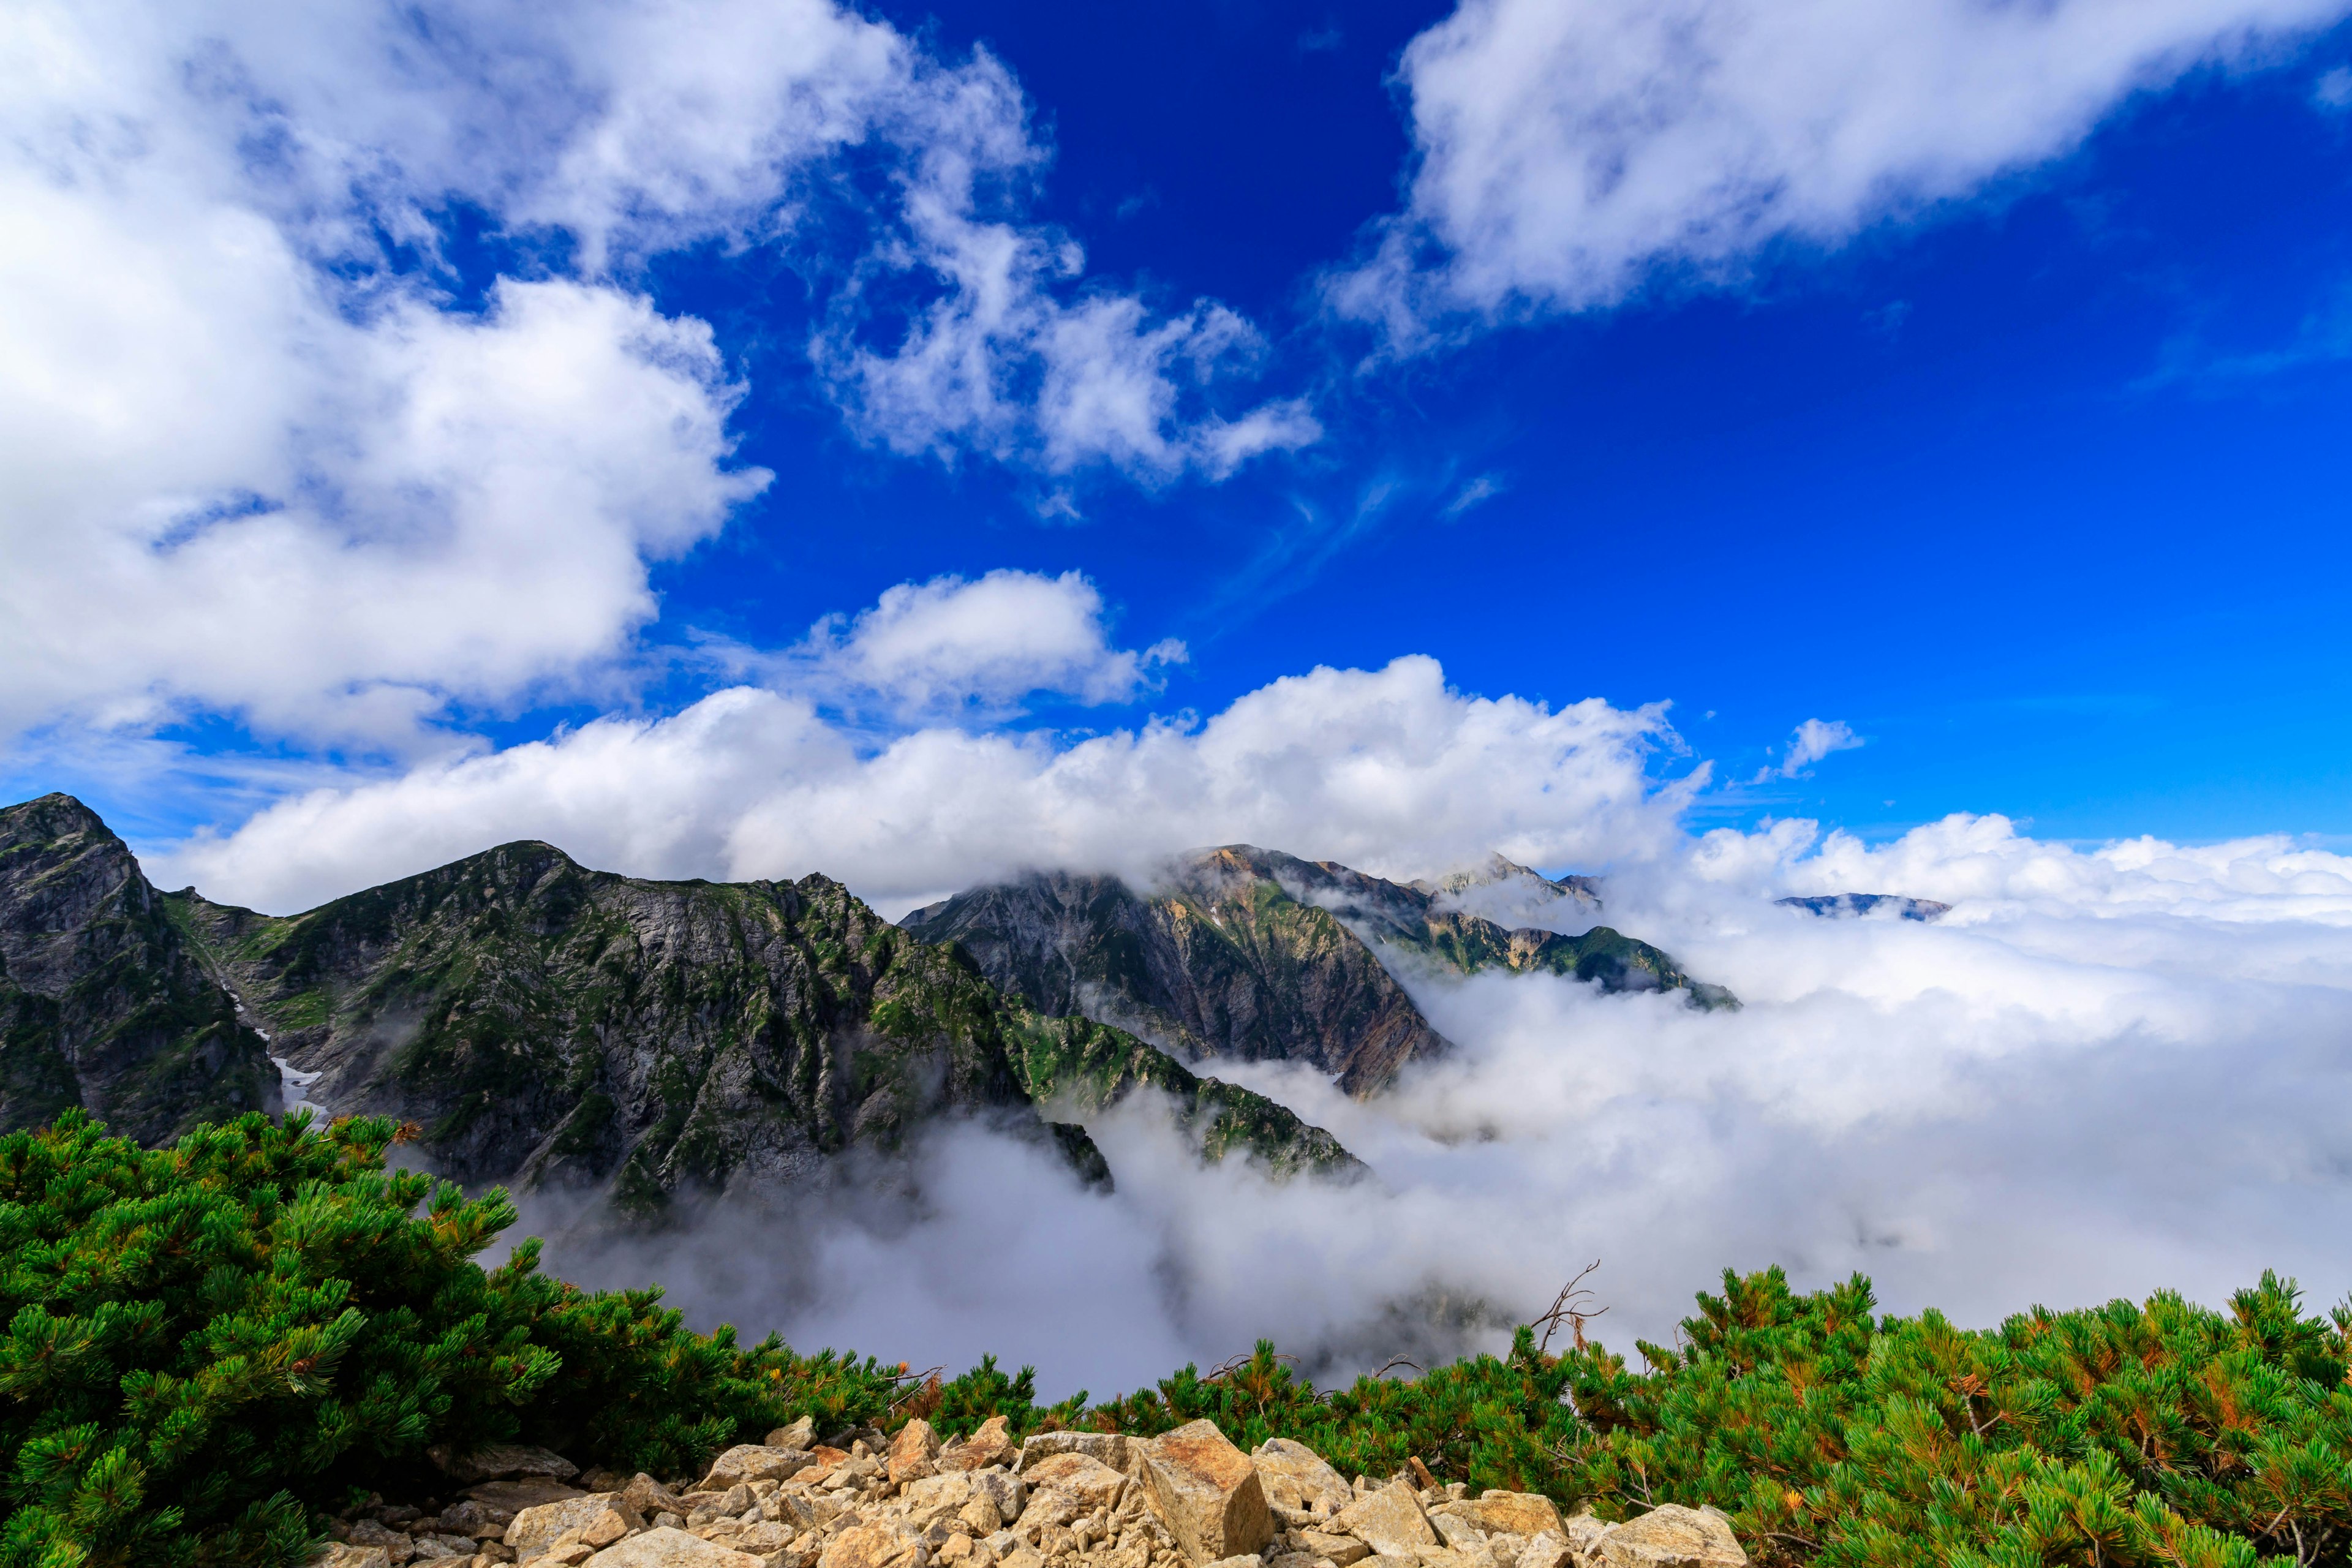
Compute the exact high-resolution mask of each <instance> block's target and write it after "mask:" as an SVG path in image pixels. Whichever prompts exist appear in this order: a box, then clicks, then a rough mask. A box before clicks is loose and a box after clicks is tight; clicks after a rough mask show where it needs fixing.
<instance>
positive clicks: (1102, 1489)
mask: <svg viewBox="0 0 2352 1568" xmlns="http://www.w3.org/2000/svg"><path fill="white" fill-rule="evenodd" d="M1021 1479H1022V1480H1023V1481H1024V1482H1026V1483H1027V1485H1028V1487H1029V1489H1030V1494H1031V1496H1032V1497H1034V1496H1035V1494H1036V1493H1037V1492H1038V1491H1040V1490H1042V1489H1045V1488H1047V1487H1051V1488H1053V1489H1055V1490H1056V1491H1066V1492H1068V1493H1069V1494H1070V1495H1071V1496H1072V1497H1074V1498H1076V1500H1078V1503H1079V1505H1080V1506H1079V1510H1078V1511H1080V1512H1081V1513H1092V1512H1093V1511H1094V1510H1097V1509H1098V1508H1116V1507H1118V1500H1119V1494H1120V1493H1122V1492H1124V1491H1126V1490H1127V1478H1126V1477H1125V1476H1124V1475H1121V1474H1120V1473H1119V1472H1118V1471H1117V1470H1115V1469H1113V1468H1111V1467H1110V1466H1108V1465H1106V1464H1104V1463H1103V1462H1102V1461H1101V1460H1100V1459H1097V1458H1093V1457H1092V1456H1090V1455H1087V1454H1055V1455H1054V1456H1053V1457H1052V1458H1045V1459H1040V1460H1038V1461H1037V1462H1036V1463H1035V1464H1034V1465H1032V1466H1030V1467H1029V1468H1027V1469H1025V1470H1024V1471H1022V1472H1021Z"/></svg>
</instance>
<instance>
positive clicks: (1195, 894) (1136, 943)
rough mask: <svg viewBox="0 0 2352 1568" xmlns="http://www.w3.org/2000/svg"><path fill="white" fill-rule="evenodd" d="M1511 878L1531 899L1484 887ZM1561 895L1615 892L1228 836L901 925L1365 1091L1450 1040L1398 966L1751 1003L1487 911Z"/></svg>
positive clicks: (1177, 1028)
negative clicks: (1142, 884) (1321, 856)
mask: <svg viewBox="0 0 2352 1568" xmlns="http://www.w3.org/2000/svg"><path fill="white" fill-rule="evenodd" d="M1506 889H1507V890H1508V891H1510V892H1511V893H1513V894H1514V897H1512V898H1510V899H1507V900H1498V899H1496V898H1494V897H1491V896H1489V897H1484V898H1482V897H1481V895H1482V893H1484V894H1492V893H1494V892H1496V891H1500V890H1506ZM1547 897H1548V898H1549V899H1550V900H1555V901H1559V902H1563V903H1564V904H1565V905H1566V906H1567V908H1568V909H1570V910H1591V909H1594V908H1597V907H1598V904H1599V895H1598V894H1597V892H1596V891H1595V890H1594V887H1593V884H1592V883H1591V880H1590V879H1584V878H1572V879H1566V880H1564V881H1553V880H1550V879H1546V878H1542V877H1539V876H1538V875H1537V874H1536V873H1535V872H1532V871H1529V870H1528V869H1527V868H1525V867H1522V866H1517V865H1514V864H1513V863H1512V862H1510V861H1507V860H1504V859H1502V858H1500V857H1499V856H1498V857H1496V860H1495V862H1494V863H1493V864H1492V865H1491V866H1489V867H1487V868H1482V869H1481V870H1478V871H1475V872H1470V873H1465V874H1463V875H1461V876H1458V877H1454V878H1449V879H1445V880H1444V881H1442V882H1437V883H1413V884H1405V883H1398V882H1391V881H1387V880H1385V879H1381V878H1378V877H1371V876H1367V875H1366V874H1364V873H1363V872H1360V871H1356V870H1352V869H1350V868H1348V867H1345V866H1341V865H1339V864H1337V863H1336V862H1332V861H1314V860H1302V859H1300V858H1297V856H1293V855H1286V854H1283V853H1282V852H1280V851H1278V850H1269V849H1260V848H1257V847H1253V846H1250V845H1227V846H1225V847H1222V848H1217V849H1205V850H1200V851H1196V852H1194V853H1192V854H1190V855H1186V856H1182V857H1179V858H1177V859H1176V860H1174V861H1172V862H1171V863H1170V864H1169V865H1168V866H1167V867H1166V868H1164V870H1163V872H1162V873H1161V875H1160V878H1159V879H1157V880H1156V881H1155V882H1154V883H1153V884H1152V885H1151V887H1150V889H1145V890H1138V889H1134V888H1131V887H1129V885H1128V884H1127V883H1126V882H1125V881H1123V880H1121V879H1119V878H1117V877H1113V876H1106V875H1087V874H1084V873H1077V872H1034V873H1031V874H1029V875H1027V876H1024V877H1021V878H1018V879H1013V880H1012V881H1009V882H1002V883H995V884H991V885H988V886H984V887H980V888H974V889H970V890H968V891H966V892H963V893H960V894H958V895H957V896H956V897H954V898H952V899H949V900H944V901H942V902H940V903H938V904H933V905H930V906H929V907H927V908H924V909H921V910H916V911H914V912H913V913H911V914H909V915H907V916H906V917H904V918H903V919H902V920H901V921H900V924H901V925H903V926H905V927H906V928H907V929H908V930H909V931H914V932H915V933H916V934H918V935H919V936H920V937H921V938H922V939H923V940H924V941H926V942H937V943H942V944H945V943H954V944H956V945H959V946H961V948H962V949H963V950H964V951H965V952H969V953H970V954H971V957H972V959H973V961H974V962H975V963H977V964H978V965H979V966H980V969H981V972H982V973H984V974H986V975H987V976H988V977H989V979H990V980H992V982H994V983H995V984H997V985H998V986H999V987H1000V988H1002V989H1003V990H1005V991H1007V992H1010V993H1013V994H1017V995H1019V996H1020V997H1022V998H1023V999H1024V1001H1026V1002H1027V1003H1028V1004H1029V1005H1031V1006H1032V1007H1034V1008H1035V1009H1036V1010H1037V1011H1038V1012H1040V1013H1042V1014H1045V1015H1046V1016H1055V1017H1068V1016H1084V1017H1088V1018H1092V1019H1095V1020H1097V1022H1100V1023H1103V1024H1107V1025H1110V1026H1114V1027H1117V1028H1120V1029H1123V1030H1126V1031H1128V1032H1129V1033H1131V1034H1133V1035H1136V1036H1138V1037H1140V1038H1142V1039H1145V1040H1148V1041H1150V1043H1151V1044H1153V1045H1155V1046H1157V1047H1160V1049H1162V1050H1165V1051H1167V1052H1169V1053H1171V1055H1175V1056H1180V1057H1182V1058H1185V1059H1187V1060H1189V1061H1194V1062H1198V1061H1203V1060H1212V1059H1216V1058H1231V1059H1238V1060H1244V1061H1264V1060H1280V1061H1298V1062H1305V1063H1307V1064H1309V1065H1311V1066H1313V1067H1315V1068H1318V1069H1320V1070H1322V1071H1324V1072H1326V1073H1328V1074H1330V1075H1331V1076H1332V1077H1333V1078H1334V1079H1337V1080H1338V1082H1339V1087H1340V1088H1341V1089H1344V1090H1345V1091H1346V1092H1348V1093H1349V1094H1351V1095H1354V1096H1356V1097H1357V1098H1359V1099H1362V1098H1367V1097H1369V1096H1370V1095H1372V1094H1374V1093H1377V1092H1378V1091H1379V1090H1380V1089H1382V1088H1383V1087H1385V1086H1386V1085H1387V1084H1388V1083H1389V1082H1390V1080H1391V1079H1393V1078H1394V1077H1395V1076H1396V1073H1397V1071H1398V1069H1399V1068H1402V1066H1403V1065H1404V1064H1405V1063H1406V1062H1407V1061H1410V1060H1412V1059H1415V1058H1427V1057H1432V1056H1436V1055H1440V1054H1442V1053H1443V1052H1444V1050H1446V1049H1447V1045H1446V1042H1445V1040H1444V1037H1442V1036H1441V1035H1439V1034H1438V1033H1437V1032H1436V1031H1435V1030H1434V1029H1433V1028H1432V1027H1431V1026H1430V1025H1429V1022H1428V1020H1427V1019H1426V1018H1425V1017H1423V1015H1422V1012H1421V1009H1420V1008H1419V1007H1418V1006H1416V1005H1414V1004H1413V1001H1412V997H1411V996H1410V995H1409V994H1407V993H1406V991H1405V989H1404V987H1403V986H1402V984H1399V983H1398V981H1397V978H1396V976H1395V974H1394V973H1392V971H1391V964H1392V963H1423V964H1427V965H1430V966H1432V967H1434V968H1436V969H1438V970H1441V971H1445V972H1451V973H1460V974H1470V973H1479V972H1480V971H1483V970H1487V969H1505V970H1510V971H1515V972H1528V971H1542V972H1545V973H1557V974H1567V975H1572V976H1574V977H1575V978H1577V979H1579V980H1582V981H1587V982H1590V983H1592V984H1598V985H1600V986H1601V987H1602V988H1603V989H1604V990H1610V991H1625V990H1657V989H1679V990H1682V991H1684V992H1685V993H1686V994H1688V995H1689V996H1690V997H1691V999H1692V1000H1693V1002H1694V1003H1696V1004H1697V1005H1704V1006H1719V1005H1737V1003H1736V1001H1735V1000H1734V999H1733V998H1732V996H1731V994H1730V993H1728V992H1727V991H1724V990H1723V989H1722V988H1721V987H1719V986H1709V985H1705V984H1700V983H1698V982H1696V981H1694V980H1692V979H1691V977H1690V976H1689V975H1688V974H1686V973H1684V972H1683V970H1682V968H1681V966H1680V965H1678V964H1676V963H1675V961H1674V960H1673V959H1672V958H1670V957H1668V956H1667V955H1666V954H1665V953H1664V952H1661V951H1659V950H1658V949H1657V948H1655V947H1653V946H1651V945H1650V944H1649V943H1647V942H1637V941H1635V940H1633V939H1632V938H1629V937H1626V936H1623V935H1621V934H1620V933H1618V932H1617V931H1612V930H1611V929H1610V928H1608V927H1606V926H1595V927H1592V928H1591V929H1590V930H1588V931H1581V932H1580V933H1578V934H1574V935H1570V934H1564V933H1562V932H1559V931H1552V930H1549V929H1546V928H1543V927H1540V926H1521V927H1506V926H1504V925H1501V924H1499V923H1497V922H1496V921H1493V920H1490V919H1488V918H1486V916H1485V915H1482V914H1479V913H1477V912H1475V910H1477V909H1478V908H1480V907H1487V908H1492V909H1494V910H1496V912H1502V911H1503V910H1510V909H1517V910H1526V909H1528V907H1529V905H1530V904H1533V903H1538V902H1540V901H1541V900H1543V899H1545V898H1547ZM1384 957H1385V958H1386V959H1387V960H1388V962H1383V959H1384Z"/></svg>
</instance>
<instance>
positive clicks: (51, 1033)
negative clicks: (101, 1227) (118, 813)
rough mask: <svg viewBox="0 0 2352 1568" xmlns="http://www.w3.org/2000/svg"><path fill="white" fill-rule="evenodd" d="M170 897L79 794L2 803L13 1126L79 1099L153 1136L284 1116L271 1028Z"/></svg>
mask: <svg viewBox="0 0 2352 1568" xmlns="http://www.w3.org/2000/svg"><path fill="white" fill-rule="evenodd" d="M174 913H175V910H174V908H173V905H172V903H171V901H170V900H167V899H164V898H163V896H162V895H160V894H158V893H157V892H156V891H155V889H153V888H152V887H150V886H149V885H148V882H147V879H146V878H145V877H144V876H142V875H141V874H140V870H139V863H138V862H137V861H136V860H135V859H133V858H131V851H130V849H129V847H126V846H125V845H124V844H123V842H122V840H121V839H120V838H117V837H115V836H114V835H113V834H112V833H111V832H110V831H108V829H107V826H106V824H105V823H103V822H101V821H100V820H99V818H98V816H97V814H96V813H94V812H92V811H91V810H89V807H87V806H85V805H82V804H81V803H80V802H79V801H78V800H76V799H74V798H73V797H72V796H70V795H44V796H42V797H41V798H40V799H38V800H32V801H26V802H25V803H23V804H22V805H12V806H8V807H6V808H5V809H0V1131H5V1130H9V1129H15V1128H21V1127H29V1126H35V1125H37V1124H39V1123H42V1122H45V1121H49V1120H50V1119H51V1118H53V1117H55V1116H56V1115H57V1114H58V1112H59V1111H61V1110H66V1109H67V1108H68V1107H71V1106H80V1107H82V1108H83V1109H85V1110H89V1112H90V1113H91V1114H92V1115H94V1116H96V1117H98V1118H99V1119H100V1120H101V1121H105V1122H106V1123H108V1124H109V1125H110V1127H112V1128H113V1129H114V1130H115V1131H119V1132H121V1133H125V1134H127V1135H129V1136H131V1137H134V1138H137V1139H139V1140H140V1141H141V1142H146V1143H155V1142H163V1141H164V1140H166V1139H169V1138H172V1137H174V1136H176V1135H178V1134H179V1133H180V1132H183V1131H186V1130H187V1129H188V1128H189V1127H192V1126H194V1124H195V1123H197V1122H199V1121H216V1120H219V1119H221V1118H223V1117H227V1116H234V1115H236V1113H238V1112H240V1111H244V1110H275V1109H276V1108H277V1105H278V1071H277V1069H276V1068H274V1067H272V1066H271V1065H270V1061H269V1056H268V1048H267V1047H265V1045H264V1044H263V1042H262V1039H261V1037H260V1036H258V1035H257V1034H256V1033H255V1032H254V1031H253V1030H252V1029H250V1028H247V1026H245V1025H243V1024H242V1023H240V1022H239V1021H238V1018H237V1016H236V1002H235V1000H234V999H233V998H232V997H231V996H230V995H229V994H228V993H227V992H226V991H225V990H223V989H222V988H221V987H220V986H219V985H217V984H215V983H214V982H213V979H212V978H211V976H210V975H208V974H207V973H205V966H204V964H203V963H202V960H201V957H200V954H199V952H198V951H197V948H196V945H195V944H194V942H191V941H190V940H189V935H188V933H187V932H186V931H184V930H183V929H182V927H181V925H180V924H179V923H177V922H176V921H175V920H174V919H173V915H174Z"/></svg>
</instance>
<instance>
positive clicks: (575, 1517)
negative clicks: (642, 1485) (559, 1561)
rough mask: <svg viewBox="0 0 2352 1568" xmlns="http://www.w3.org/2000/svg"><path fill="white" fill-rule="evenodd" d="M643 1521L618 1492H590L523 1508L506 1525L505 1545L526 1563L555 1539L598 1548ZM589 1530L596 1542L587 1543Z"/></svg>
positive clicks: (617, 1538)
mask: <svg viewBox="0 0 2352 1568" xmlns="http://www.w3.org/2000/svg"><path fill="white" fill-rule="evenodd" d="M645 1522H646V1521H644V1520H643V1519H642V1518H640V1517H639V1516H638V1514H637V1510H635V1509H634V1508H631V1507H630V1506H629V1503H628V1500H627V1499H626V1498H625V1497H624V1496H623V1495H622V1494H621V1493H619V1492H590V1493H588V1494H587V1495H585V1496H584V1497H576V1498H569V1499H566V1500H564V1501H562V1502H546V1503H541V1504H540V1505H539V1506H538V1507H536V1508H527V1509H524V1510H522V1511H521V1512H520V1513H518V1514H516V1515H515V1516H514V1522H513V1523H511V1524H509V1525H508V1526H507V1532H506V1543H507V1544H508V1545H509V1546H511V1547H513V1548H514V1549H515V1553H516V1555H517V1556H518V1557H520V1558H522V1559H524V1560H526V1561H527V1560H529V1559H530V1557H531V1556H532V1555H533V1554H534V1553H536V1552H544V1551H545V1550H547V1549H548V1548H549V1547H551V1546H552V1545H553V1544H554V1543H555V1541H556V1538H557V1537H559V1536H569V1537H571V1538H572V1540H574V1541H583V1542H590V1544H591V1545H592V1546H602V1545H604V1544H606V1543H608V1542H614V1541H618V1540H619V1539H620V1538H621V1537H622V1536H623V1535H625V1534H627V1533H628V1532H629V1531H633V1530H642V1529H644V1528H645ZM591 1531H593V1532H595V1534H596V1535H597V1536H598V1537H600V1539H596V1540H593V1541H591V1540H590V1535H591Z"/></svg>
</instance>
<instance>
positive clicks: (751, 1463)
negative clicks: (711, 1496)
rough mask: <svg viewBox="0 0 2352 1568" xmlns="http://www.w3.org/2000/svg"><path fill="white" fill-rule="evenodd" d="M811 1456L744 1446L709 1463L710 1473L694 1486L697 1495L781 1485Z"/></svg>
mask: <svg viewBox="0 0 2352 1568" xmlns="http://www.w3.org/2000/svg"><path fill="white" fill-rule="evenodd" d="M810 1463H811V1458H810V1456H808V1455H807V1454H804V1453H802V1452H800V1451H799V1450H797V1449H793V1448H771V1447H768V1446H767V1445H766V1444H764V1443H743V1444H739V1445H738V1446H736V1447H732V1448H730V1449H728V1450H727V1451H726V1452H725V1453H723V1454H721V1455H719V1458H715V1459H713V1460H711V1461H710V1473H709V1475H706V1476H704V1477H703V1478H702V1479H701V1480H699V1481H698V1482H696V1483H695V1487H694V1489H695V1490H696V1491H698V1492H723V1491H725V1490H726V1489H728V1488H730V1487H740V1486H742V1485H744V1484H745V1483H747V1482H751V1481H781V1480H785V1479H790V1478H791V1477H793V1476H795V1475H798V1474H799V1473H800V1472H801V1471H802V1470H804V1469H806V1468H808V1467H809V1465H810Z"/></svg>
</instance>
